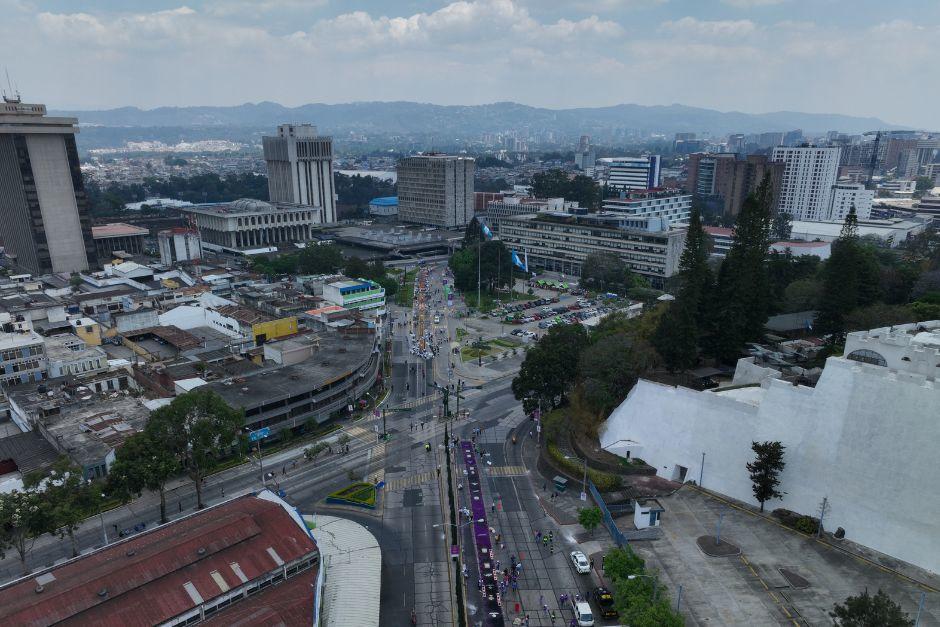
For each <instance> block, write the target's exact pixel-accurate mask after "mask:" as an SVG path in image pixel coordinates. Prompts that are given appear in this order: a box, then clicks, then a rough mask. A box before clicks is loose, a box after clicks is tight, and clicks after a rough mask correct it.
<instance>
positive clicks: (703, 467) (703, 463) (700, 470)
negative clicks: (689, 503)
mask: <svg viewBox="0 0 940 627" xmlns="http://www.w3.org/2000/svg"><path fill="white" fill-rule="evenodd" d="M704 474H705V451H702V467H701V468H699V469H698V487H700V488H701V487H702V476H703V475H704Z"/></svg>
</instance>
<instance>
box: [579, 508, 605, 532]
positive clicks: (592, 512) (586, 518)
mask: <svg viewBox="0 0 940 627" xmlns="http://www.w3.org/2000/svg"><path fill="white" fill-rule="evenodd" d="M603 517H604V516H603V514H601V508H599V507H583V508H581V509H579V510H578V523H579V524H580V525H581V526H582V527H584V529H585V531H588V532H589V533H590V534H591V535H592V536H593V535H594V530H595V529H597V526H598V525H599V524H601V520H602V519H603Z"/></svg>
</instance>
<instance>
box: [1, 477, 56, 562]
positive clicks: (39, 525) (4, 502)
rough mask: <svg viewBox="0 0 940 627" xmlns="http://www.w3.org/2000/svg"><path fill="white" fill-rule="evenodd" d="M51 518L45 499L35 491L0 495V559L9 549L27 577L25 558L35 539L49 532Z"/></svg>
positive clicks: (32, 489)
mask: <svg viewBox="0 0 940 627" xmlns="http://www.w3.org/2000/svg"><path fill="white" fill-rule="evenodd" d="M52 525H53V523H52V517H51V514H50V511H49V508H48V507H46V503H45V498H44V496H43V494H42V493H41V492H39V491H38V490H37V489H35V488H26V489H25V490H13V491H12V492H6V493H2V494H0V558H3V557H6V554H5V551H6V549H8V548H12V549H14V550H15V551H16V553H17V555H18V556H19V559H20V569H21V572H22V573H23V574H24V575H28V574H29V568H28V567H27V566H26V557H27V556H28V555H29V552H30V551H32V550H33V545H34V544H35V543H36V538H37V537H38V536H40V535H42V534H43V533H45V532H47V531H50V530H52V528H53V527H52Z"/></svg>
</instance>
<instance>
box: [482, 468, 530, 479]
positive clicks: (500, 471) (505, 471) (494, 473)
mask: <svg viewBox="0 0 940 627" xmlns="http://www.w3.org/2000/svg"><path fill="white" fill-rule="evenodd" d="M486 472H487V473H489V475H490V476H491V477H515V476H518V475H524V474H526V469H525V466H487V467H486Z"/></svg>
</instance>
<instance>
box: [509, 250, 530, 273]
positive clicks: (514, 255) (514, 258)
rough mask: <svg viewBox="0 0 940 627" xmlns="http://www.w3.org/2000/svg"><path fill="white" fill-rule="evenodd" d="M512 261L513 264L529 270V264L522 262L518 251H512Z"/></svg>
mask: <svg viewBox="0 0 940 627" xmlns="http://www.w3.org/2000/svg"><path fill="white" fill-rule="evenodd" d="M512 263H513V265H515V266H517V267H519V268H522V269H523V270H525V271H526V272H528V271H529V266H528V265H527V264H525V263H522V259H519V255H518V254H517V253H516V251H512Z"/></svg>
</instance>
